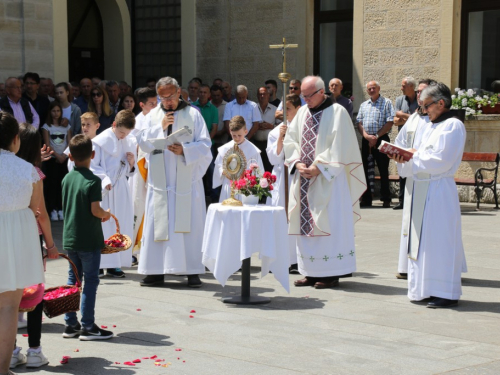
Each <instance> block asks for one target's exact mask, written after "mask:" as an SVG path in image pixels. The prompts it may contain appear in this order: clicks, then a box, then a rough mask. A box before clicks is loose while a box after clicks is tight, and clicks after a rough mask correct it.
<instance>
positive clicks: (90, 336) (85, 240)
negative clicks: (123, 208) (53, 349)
mask: <svg viewBox="0 0 500 375" xmlns="http://www.w3.org/2000/svg"><path fill="white" fill-rule="evenodd" d="M69 152H70V154H69V158H70V159H71V160H72V161H73V162H74V163H75V167H74V169H73V170H72V171H71V172H70V173H68V174H67V175H66V177H64V180H63V181H62V196H63V211H64V218H65V220H64V230H63V248H64V249H65V250H66V251H67V252H68V257H69V258H70V259H71V260H72V261H73V263H74V264H75V266H76V269H77V272H78V274H79V276H80V279H83V281H84V286H83V293H82V305H81V314H82V319H81V324H80V323H79V322H78V318H77V315H76V313H75V312H72V313H67V314H66V316H65V318H64V320H65V322H66V328H65V329H64V333H63V337H65V338H70V337H77V336H80V340H81V341H91V340H105V339H109V338H111V337H113V332H110V331H106V330H103V329H101V328H99V327H98V326H97V325H96V324H95V318H94V314H95V301H96V294H97V286H98V285H99V265H100V263H101V249H102V247H103V246H104V236H103V233H102V226H101V222H104V221H107V220H109V218H110V216H111V215H110V213H109V212H108V211H104V210H103V209H102V208H101V206H100V201H101V199H102V197H101V179H100V178H99V177H97V176H95V175H94V174H93V173H92V172H91V171H90V169H89V168H90V161H91V159H92V158H93V157H94V151H92V141H91V140H90V138H89V137H87V136H85V135H84V134H79V135H76V136H75V137H73V138H72V139H71V141H70V143H69ZM75 284H76V275H75V273H74V272H73V269H72V268H71V267H69V277H68V285H75Z"/></svg>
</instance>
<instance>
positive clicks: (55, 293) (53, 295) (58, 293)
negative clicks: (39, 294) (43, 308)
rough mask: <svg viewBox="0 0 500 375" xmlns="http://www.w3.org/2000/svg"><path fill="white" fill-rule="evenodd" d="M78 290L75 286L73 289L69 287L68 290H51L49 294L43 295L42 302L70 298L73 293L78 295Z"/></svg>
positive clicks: (63, 288)
mask: <svg viewBox="0 0 500 375" xmlns="http://www.w3.org/2000/svg"><path fill="white" fill-rule="evenodd" d="M79 292H80V290H79V289H78V288H77V287H76V286H75V287H70V288H65V287H60V288H57V289H54V290H51V291H50V292H47V293H45V295H44V296H43V300H44V301H50V300H53V299H57V298H62V297H66V296H70V295H72V294H75V293H79Z"/></svg>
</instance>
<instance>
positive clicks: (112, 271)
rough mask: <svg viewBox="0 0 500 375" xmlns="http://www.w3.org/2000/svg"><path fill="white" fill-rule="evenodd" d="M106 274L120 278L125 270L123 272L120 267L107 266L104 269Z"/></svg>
mask: <svg viewBox="0 0 500 375" xmlns="http://www.w3.org/2000/svg"><path fill="white" fill-rule="evenodd" d="M106 276H110V277H119V278H122V277H125V272H123V271H122V270H121V268H108V269H107V270H106Z"/></svg>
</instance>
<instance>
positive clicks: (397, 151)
mask: <svg viewBox="0 0 500 375" xmlns="http://www.w3.org/2000/svg"><path fill="white" fill-rule="evenodd" d="M378 149H379V151H380V152H381V153H383V154H387V155H390V156H393V155H401V156H402V157H403V159H404V160H405V161H410V159H411V158H412V157H413V153H412V152H410V151H408V150H406V149H405V148H402V147H398V146H395V145H393V144H391V143H389V142H386V141H382V143H381V144H380V146H379V147H378Z"/></svg>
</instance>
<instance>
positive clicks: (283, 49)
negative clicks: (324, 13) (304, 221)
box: [269, 38, 299, 218]
mask: <svg viewBox="0 0 500 375" xmlns="http://www.w3.org/2000/svg"><path fill="white" fill-rule="evenodd" d="M298 46H299V45H298V44H287V43H286V38H283V43H282V44H271V45H270V46H269V48H271V49H277V48H279V49H281V54H282V55H283V71H282V72H281V73H280V74H278V78H279V79H280V81H281V82H283V123H284V124H285V125H286V123H287V122H286V103H285V98H286V84H287V82H288V80H289V79H290V77H291V75H290V73H287V72H286V49H287V48H297V47H298ZM286 187H288V168H287V167H286V166H285V212H286V217H287V218H288V189H287V188H286Z"/></svg>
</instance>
